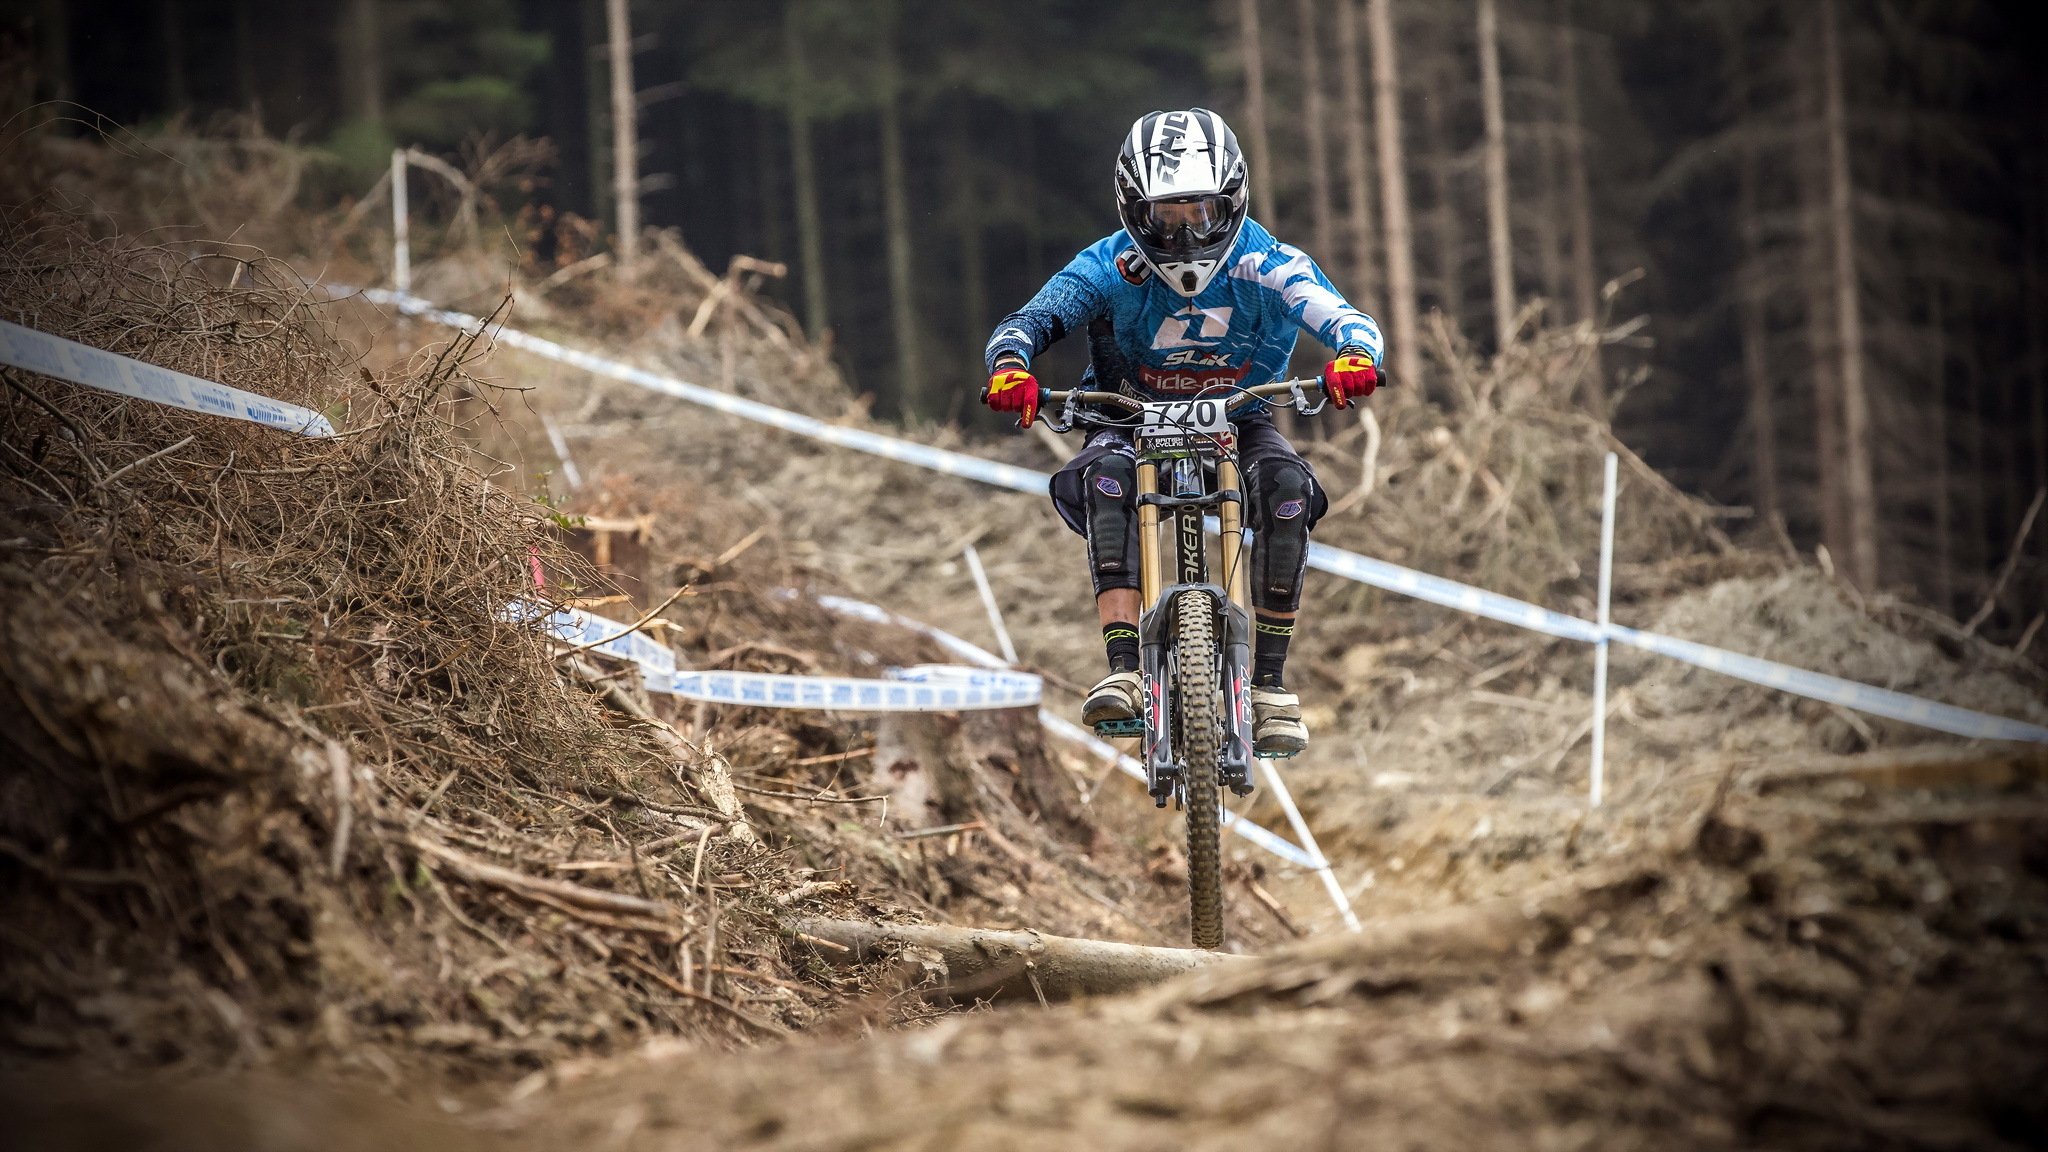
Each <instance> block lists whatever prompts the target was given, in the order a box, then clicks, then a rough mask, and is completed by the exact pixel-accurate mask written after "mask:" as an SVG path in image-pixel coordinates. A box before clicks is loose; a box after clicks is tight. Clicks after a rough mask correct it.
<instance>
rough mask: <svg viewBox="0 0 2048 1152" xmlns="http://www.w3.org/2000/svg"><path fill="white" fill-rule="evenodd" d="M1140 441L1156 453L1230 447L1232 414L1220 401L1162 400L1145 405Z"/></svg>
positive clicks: (1139, 427)
mask: <svg viewBox="0 0 2048 1152" xmlns="http://www.w3.org/2000/svg"><path fill="white" fill-rule="evenodd" d="M1138 440H1139V442H1140V443H1141V444H1143V445H1144V446H1145V447H1147V448H1150V449H1152V450H1154V451H1171V450H1179V451H1186V450H1188V449H1189V448H1192V447H1212V448H1213V447H1228V446H1229V445H1230V444H1231V443H1232V441H1233V440H1234V435H1233V433H1232V430H1231V427H1230V410H1229V408H1228V407H1226V406H1225V404H1224V402H1223V401H1221V400H1162V401H1157V402H1154V403H1151V404H1147V405H1145V413H1144V422H1143V423H1142V424H1140V425H1139V426H1138Z"/></svg>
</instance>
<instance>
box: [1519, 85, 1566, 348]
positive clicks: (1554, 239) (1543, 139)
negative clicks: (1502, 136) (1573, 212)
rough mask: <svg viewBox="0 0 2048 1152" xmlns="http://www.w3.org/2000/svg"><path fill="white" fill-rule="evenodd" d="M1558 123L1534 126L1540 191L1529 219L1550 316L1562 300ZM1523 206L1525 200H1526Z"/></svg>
mask: <svg viewBox="0 0 2048 1152" xmlns="http://www.w3.org/2000/svg"><path fill="white" fill-rule="evenodd" d="M1563 119H1564V118H1563V116H1562V115H1560V116H1559V117H1558V119H1557V121H1555V122H1552V123H1549V124H1542V125H1538V126H1537V132H1536V170H1537V175H1538V176H1539V177H1540V179H1541V181H1542V189H1541V192H1540V194H1539V195H1538V196H1537V198H1536V203H1537V210H1536V212H1535V213H1534V214H1533V215H1532V216H1531V217H1530V219H1531V221H1532V225H1531V227H1532V230H1533V231H1534V232H1535V233H1536V275H1537V277H1538V279H1539V280H1540V281H1541V282H1542V285H1543V298H1544V300H1545V302H1546V304H1548V305H1549V306H1550V307H1548V308H1546V311H1548V312H1550V313H1551V314H1552V315H1557V314H1559V312H1561V309H1558V308H1557V307H1556V306H1557V305H1558V304H1559V303H1560V302H1561V301H1562V300H1563V298H1564V290H1565V286H1564V229H1563V227H1561V226H1560V223H1559V222H1560V221H1562V220H1564V218H1565V211H1564V195H1563V189H1562V185H1563V184H1564V177H1563V176H1562V175H1561V174H1560V173H1559V172H1558V168H1559V167H1560V162H1559V159H1558V155H1557V153H1558V147H1557V137H1558V123H1560V122H1562V120H1563ZM1525 203H1526V201H1525Z"/></svg>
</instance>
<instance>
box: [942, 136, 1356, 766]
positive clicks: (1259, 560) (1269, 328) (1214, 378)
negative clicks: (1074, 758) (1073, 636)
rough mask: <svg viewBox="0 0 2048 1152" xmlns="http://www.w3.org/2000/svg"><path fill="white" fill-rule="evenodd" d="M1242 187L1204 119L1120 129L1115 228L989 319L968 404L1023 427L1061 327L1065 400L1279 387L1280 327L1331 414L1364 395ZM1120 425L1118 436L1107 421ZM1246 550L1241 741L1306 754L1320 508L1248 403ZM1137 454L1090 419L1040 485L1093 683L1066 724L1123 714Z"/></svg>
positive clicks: (1340, 304)
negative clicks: (1308, 619) (1011, 308)
mask: <svg viewBox="0 0 2048 1152" xmlns="http://www.w3.org/2000/svg"><path fill="white" fill-rule="evenodd" d="M1249 195H1250V189H1249V188H1248V187H1247V182H1246V179H1245V161H1244V155H1243V153H1242V151H1241V150H1240V149H1239V148H1238V144H1237V136H1236V134H1235V133H1233V132H1232V131H1231V130H1230V127H1229V125H1227V124H1225V123H1224V122H1223V118H1222V117H1221V116H1218V115H1217V114H1216V113H1214V112H1211V111H1209V110H1208V109H1206V108H1190V109H1186V110H1184V111H1176V112H1152V113H1149V114H1147V115H1145V116H1141V117H1139V118H1138V121H1137V122H1136V123H1135V124H1133V125H1132V126H1131V131H1130V134H1129V135H1128V136H1126V137H1125V139H1124V143H1123V148H1122V151H1121V152H1120V153H1119V154H1118V156H1117V161H1116V196H1117V212H1118V214H1119V215H1120V216H1121V217H1122V220H1123V230H1122V231H1120V232H1117V233H1114V234H1112V235H1110V236H1108V237H1106V238H1104V239H1102V240H1098V241H1096V242H1095V243H1094V244H1092V245H1090V246H1089V247H1088V248H1087V249H1086V250H1084V251H1083V252H1082V253H1081V254H1080V255H1078V256H1076V257H1075V258H1074V260H1073V262H1072V263H1070V264H1068V265H1067V266H1066V268H1064V269H1062V270H1061V271H1060V272H1059V274H1058V275H1056V276H1054V277H1053V278H1052V279H1051V280H1050V281H1048V282H1047V283H1046V285H1045V287H1043V288H1041V289H1039V290H1038V294H1037V295H1036V296H1033V297H1032V298H1031V301H1030V302H1029V303H1027V304H1025V305H1024V307H1022V308H1020V309H1018V310H1017V311H1016V312H1013V313H1011V314H1010V315H1009V316H1007V317H1005V318H1004V319H1003V321H1002V322H1001V323H1000V324H998V325H997V326H996V331H995V335H994V336H993V337H991V338H990V339H989V342H988V348H987V368H988V372H989V381H988V386H987V388H986V389H985V390H984V391H983V393H982V399H983V401H984V402H985V403H986V404H987V405H988V406H989V407H990V408H993V409H995V410H997V411H999V412H1014V413H1017V414H1018V416H1019V417H1020V426H1021V427H1029V426H1030V425H1031V422H1032V420H1033V419H1034V418H1036V416H1037V414H1038V403H1039V385H1038V381H1037V379H1036V378H1034V377H1033V376H1032V374H1031V358H1032V357H1033V356H1036V355H1038V354H1039V353H1040V352H1043V351H1045V349H1046V348H1047V347H1048V346H1050V345H1051V344H1052V343H1053V342H1054V341H1056V340H1059V339H1060V338H1061V337H1063V336H1065V335H1067V334H1068V333H1070V332H1075V331H1083V330H1085V331H1086V332H1087V333H1088V338H1089V349H1090V354H1091V355H1090V360H1091V363H1090V365H1089V367H1088V369H1087V371H1086V372H1084V373H1083V374H1082V378H1081V381H1082V382H1081V387H1082V388H1083V389H1089V390H1096V389H1100V390H1109V391H1122V392H1123V393H1125V394H1127V395H1130V396H1133V397H1135V398H1137V399H1141V400H1163V399H1172V398H1176V397H1189V396H1193V395H1196V394H1198V393H1207V394H1209V395H1212V396H1220V397H1227V396H1228V394H1229V392H1230V391H1231V390H1232V389H1234V388H1236V387H1249V386H1253V385H1257V384H1264V383H1268V382H1270V381H1273V380H1276V379H1279V378H1280V377H1281V376H1282V374H1283V373H1284V372H1285V371H1286V368H1287V362H1288V359H1289V357H1290V356H1292V354H1293V352H1294V341H1295V336H1296V333H1297V330H1299V331H1303V332H1307V333H1308V334H1309V335H1310V336H1313V337H1315V338H1316V339H1317V340H1319V341H1321V342H1322V344H1323V345H1324V346H1325V347H1329V348H1334V349H1336V350H1337V355H1336V357H1335V358H1334V359H1332V360H1331V361H1330V362H1329V363H1328V365H1327V366H1326V367H1325V368H1324V369H1323V373H1322V382H1323V386H1324V389H1325V390H1326V391H1327V392H1328V394H1329V397H1330V400H1331V402H1332V403H1334V404H1336V405H1337V407H1339V408H1344V407H1348V406H1349V405H1350V404H1351V402H1352V401H1353V400H1357V399H1362V398H1364V397H1366V396H1370V395H1372V392H1373V390H1374V389H1375V388H1377V387H1378V386H1379V383H1380V374H1379V371H1378V369H1377V367H1376V366H1377V364H1378V363H1379V359H1380V352H1381V341H1380V330H1379V326H1378V325H1377V324H1375V323H1374V322H1373V320H1372V318H1371V317H1369V316H1367V315H1366V314H1365V313H1363V312H1360V311H1359V310H1358V309H1356V308H1353V307H1352V306H1351V305H1350V304H1348V303H1346V302H1345V300H1344V298H1343V296H1342V295H1340V294H1339V293H1338V292H1337V290H1336V288H1335V287H1333V286H1332V285H1331V283H1330V281H1329V279H1328V278H1327V277H1325V276H1324V275H1323V273H1322V271H1321V270H1320V269H1318V268H1317V267H1316V265H1315V262H1314V261H1313V260H1311V259H1309V257H1308V256H1307V255H1306V254H1304V253H1303V252H1302V251H1301V250H1300V249H1298V248H1293V247H1291V246H1289V245H1286V244H1282V243H1281V242H1280V241H1278V240H1275V239H1274V238H1273V236H1272V235H1271V234H1270V233H1268V232H1267V231H1266V230H1265V229H1264V228H1262V227H1260V226H1259V224H1258V222H1257V221H1254V220H1250V219H1248V218H1247V217H1246V212H1245V209H1246V205H1247V202H1248V200H1249ZM1124 423H1126V424H1127V423H1128V421H1125V422H1124ZM1233 423H1234V425H1235V427H1236V431H1237V442H1238V448H1239V457H1240V460H1241V462H1242V467H1243V474H1244V481H1243V483H1244V489H1245V503H1246V505H1247V510H1248V516H1247V521H1248V524H1249V526H1250V527H1251V529H1252V531H1253V533H1254V537H1253V542H1252V550H1251V551H1252V567H1251V595H1252V602H1253V607H1254V609H1255V611H1254V632H1255V636H1256V639H1255V642H1254V649H1253V661H1252V679H1253V684H1252V690H1251V698H1252V713H1253V736H1254V740H1255V741H1256V743H1257V746H1258V750H1259V751H1261V752H1266V753H1269V754H1270V753H1277V754H1283V755H1284V754H1288V753H1293V752H1299V751H1300V750H1301V749H1303V748H1305V747H1307V745H1308V729H1307V727H1306V726H1305V725H1304V724H1303V723H1302V719H1301V702H1300V700H1299V699H1298V698H1297V697H1296V696H1295V695H1294V694H1293V693H1291V692H1289V691H1287V689H1286V687H1285V685H1284V683H1283V679H1282V672H1283V669H1284V666H1285V664H1286V660H1287V645H1288V641H1289V639H1290V638H1291V637H1292V636H1293V634H1294V623H1295V614H1296V612H1297V610H1298V609H1299V607H1300V604H1301V581H1302V575H1303V573H1304V571H1305V569H1306V566H1307V559H1308V534H1309V531H1310V529H1312V528H1314V527H1315V524H1316V521H1317V520H1319V519H1321V517H1322V515H1323V513H1324V512H1325V511H1326V510H1328V507H1329V502H1328V500H1326V499H1325V498H1324V495H1323V492H1322V489H1321V487H1320V486H1319V485H1318V484H1317V483H1316V479H1315V473H1314V471H1313V470H1312V469H1310V467H1309V466H1308V462H1307V461H1305V460H1303V459H1302V458H1301V456H1300V454H1298V453H1297V452H1295V451H1294V448H1293V446H1292V445H1290V444H1289V443H1288V442H1287V440H1286V438H1285V437H1283V436H1282V435H1281V434H1280V432H1279V430H1278V429H1277V428H1275V427H1274V426H1273V419H1272V416H1271V415H1270V414H1269V413H1268V412H1267V411H1266V406H1265V405H1264V404H1263V403H1254V404H1252V405H1250V406H1248V407H1246V408H1244V409H1243V410H1241V411H1240V412H1239V413H1238V414H1237V415H1236V416H1235V417H1234V419H1233ZM1136 489H1137V454H1136V450H1135V448H1134V447H1133V445H1132V442H1131V436H1130V433H1129V431H1128V430H1127V429H1126V428H1124V427H1113V426H1110V424H1109V423H1108V422H1107V421H1090V428H1089V431H1088V435H1087V442H1086V446H1085V447H1084V448H1083V449H1082V451H1081V452H1080V453H1079V454H1078V455H1076V456H1075V457H1074V458H1073V459H1072V460H1071V461H1069V462H1068V463H1067V465H1066V466H1065V467H1063V468H1061V469H1060V471H1059V473H1058V474H1057V475H1055V476H1054V477H1053V480H1052V485H1051V494H1052V498H1053V503H1054V505H1055V507H1056V508H1057V509H1058V510H1059V513H1060V517H1061V519H1063V520H1065V521H1066V523H1067V526H1068V527H1070V528H1072V529H1073V530H1074V531H1076V532H1078V533H1080V534H1081V535H1083V536H1084V537H1086V538H1087V540H1088V560H1089V567H1090V570H1091V574H1092V576H1093V578H1094V585H1095V603H1096V608H1097V610H1098V613H1099V615H1100V617H1101V620H1102V637H1103V644H1104V647H1105V648H1106V649H1107V650H1108V655H1109V675H1108V676H1106V677H1104V678H1103V679H1102V681H1101V682H1100V683H1098V684H1096V686H1095V687H1094V689H1093V690H1091V691H1090V692H1089V694H1088V699H1087V701H1086V702H1085V703H1084V704H1083V705H1082V707H1081V713H1082V716H1081V718H1082V720H1083V722H1085V723H1089V724H1098V723H1102V722H1105V721H1111V720H1129V719H1133V718H1135V717H1136V716H1137V715H1138V712H1139V707H1140V702H1141V692H1142V684H1141V680H1140V676H1139V673H1138V668H1139V663H1140V661H1139V644H1138V631H1137V622H1138V613H1139V592H1138V588H1139V572H1138V516H1137V493H1136Z"/></svg>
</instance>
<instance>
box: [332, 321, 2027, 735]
mask: <svg viewBox="0 0 2048 1152" xmlns="http://www.w3.org/2000/svg"><path fill="white" fill-rule="evenodd" d="M362 295H363V296H364V297H365V298H367V299H369V300H371V301H374V302H376V303H379V304H388V305H390V306H392V307H394V308H396V309H398V310H399V311H400V312H402V313H404V314H406V315H408V316H418V317H422V318H424V319H428V320H431V321H433V322H434V323H437V324H442V325H445V326H447V327H451V328H457V329H463V330H474V329H478V328H480V327H481V326H482V324H483V321H482V320H480V319H478V318H477V317H475V316H470V315H467V314H465V313H461V312H451V311H447V310H445V309H441V308H436V307H435V306H434V305H433V304H432V303H430V302H428V301H426V300H422V299H420V298H419V297H417V296H412V295H408V294H404V293H398V292H391V291H387V290H384V289H368V290H365V291H364V292H363V293H362ZM497 339H498V340H499V341H500V342H502V343H504V344H505V345H507V346H508V347H513V348H518V349H520V350H522V351H525V352H531V353H533V354H535V355H537V356H543V357H546V358H548V359H551V360H556V361H559V362H561V363H564V364H570V365H573V366H575V367H578V368H582V369H584V370H585V371H588V372H591V373H594V374H596V375H599V376H605V377H609V378H611V379H614V380H619V381H623V382H625V383H628V384H633V385H636V386H638V387H642V388H647V389H650V390H652V391H655V392H661V393H664V394H666V395H670V396H675V397H677V398H679V399H683V400H688V401H690V402H692V403H696V404H701V405H703V406H704V407H707V408H711V409H714V410H716V411H720V412H725V413H728V414H730V415H734V416H739V417H741V418H743V419H747V420H753V421H757V422H759V423H762V424H767V425H769V426H771V427H775V428H780V429H782V430H784V431H786V432H792V433H795V434H796V435H799V436H806V437H810V438H812V439H815V440H820V441H823V442H825V443H828V444H837V445H839V446H841V447H846V448H852V449H855V450H857V451H861V452H868V453H872V454H873V455H876V456H882V457H885V458H887V459H890V460H897V461H901V462H903V463H905V464H911V465H915V466H917V467H920V468H926V469H930V470H932V471H935V472H940V473H944V474H946V475H949V476H959V477H962V478H964V479H968V480H978V481H981V482H982V483H985V484H992V485H995V486H996V487H999V488H1008V489H1010V490H1011V491H1015V492H1025V493H1029V494H1032V495H1044V494H1045V493H1046V491H1047V487H1048V485H1049V483H1050V481H1051V479H1052V478H1051V476H1050V475H1049V474H1047V473H1044V472H1038V471H1034V470H1032V469H1029V468H1020V467H1018V466H1016V465H1014V464H1003V463H1000V462H997V461H993V460H983V459H981V458H980V457H977V456H969V455H967V454H966V453H964V452H954V451H950V450H948V449H944V448H934V447H931V446H930V445H926V444H916V443H912V442H910V441H906V440H900V439H897V438H895V437H891V436H884V435H882V434H880V433H877V432H869V431H866V430H864V429H858V428H847V427H843V426H841V425H837V424H830V423H827V422H825V421H823V420H819V419H817V418H816V417H812V416H805V415H802V414H801V413H796V412H790V411H788V410H786V409H782V408H777V407H774V406H773V405H769V404H763V403H760V402H759V401H755V400H747V399H744V398H742V397H738V396H734V395H732V394H730V393H726V392H719V391H716V390H714V389H710V388H706V387H703V386H702V385H697V384H690V383H686V382H684V381H681V380H676V379H673V378H671V377H667V376H661V375H658V374H656V373H653V372H649V371H646V370H645V369H640V368H634V367H632V366H631V365H627V364H621V363H619V362H618V361H616V360H608V359H605V358H604V357H601V356H595V355H592V354H591V353H588V352H583V351H579V350H577V349H574V348H568V347H565V346H563V345H561V344H557V343H555V342H554V341H552V340H544V339H541V338H540V337H537V336H532V335H528V334H527V333H524V332H520V331H518V330H516V329H512V328H503V327H501V328H499V329H498V334H497ZM1308 564H1309V567H1311V568H1314V569H1316V570H1318V571H1321V572H1327V573H1329V574H1331V575H1333V576H1340V577H1343V578H1345V579H1347V580H1353V581H1356V582H1357V583H1360V584H1365V585H1369V586H1371V587H1374V588H1380V589H1384V590H1386V591H1389V592H1396V593H1400V594H1401V595H1404V596H1412V597H1414V598H1416V599H1419V600H1424V601H1427V602H1428V603H1431V604H1436V605H1439V606H1441V607H1445V608H1451V609H1454V610H1456V611H1460V612H1466V613H1470V614H1472V615H1475V616H1482V617H1485V618H1487V619H1489V620H1495V621H1499V622H1500V623H1503V624H1512V625H1514V626H1516V627H1518V628H1526V629H1529V630H1530V631H1534V632H1540V633H1543V634H1545V635H1549V636H1555V637H1558V638H1560V639H1564V640H1574V641H1578V642H1580V643H1584V644H1599V643H1602V642H1603V641H1613V642H1616V643H1621V644H1627V645H1629V646H1631V647H1634V648H1640V649H1642V650H1644V651H1647V652H1654V653H1657V654H1659V655H1662V656H1666V657H1669V658H1671V659H1674V660H1679V661H1682V662H1684V663H1687V664H1691V665H1694V666H1696V667H1700V668H1705V669H1707V670H1709V671H1713V672H1718V673H1720V674H1721V675H1724V676H1731V677H1734V678H1735V679H1738V680H1746V681H1748V682H1750V683H1752V684H1758V685H1761V686H1763V687H1766V688H1775V689H1778V690H1780V691H1784V692H1790V693H1793V694H1794V695H1799V696H1804V697H1807V698H1808V699H1812V700H1819V701H1822V702H1825V703H1829V704H1839V705H1841V706H1842V707H1845V708H1853V709H1855V710H1857V711H1859V712H1866V713H1869V714H1870V715H1873V716H1882V717H1884V718H1886V719H1890V720H1898V721H1902V722H1904V723H1907V724H1915V725H1919V726H1921V727H1924V728H1931V729H1933V730H1935V731H1939V732H1947V733H1949V734H1951V735H1956V736H1965V737H1970V738H1973V739H1995V740H2024V741H2032V742H2035V743H2042V744H2048V727H2043V726H2041V725H2038V724H2030V723H2026V722H2024V721H2020V720H2011V719H2007V718H2005V717H2002V716H1992V715H1989V714H1986V713H1983V712H1975V711H1971V710H1969V709H1967V708H1958V707H1956V706H1954V705H1950V704H1941V703H1937V702H1935V701H1932V700H1926V699H1922V698H1920V697H1916V696H1908V695H1906V694H1905V693H1902V692H1893V691H1891V690H1889V689H1884V688H1876V687H1873V686H1871V685H1868V684H1859V683H1856V682H1855V681H1852V680H1844V679H1842V678H1840V677H1836V676H1828V675H1825V674H1822V673H1818V672H1809V671H1806V670H1804V669H1801V668H1794V667H1792V666H1790V665H1786V664H1779V663H1776V662H1775V661H1770V660H1762V659H1759V658H1757V657H1754V656H1744V655H1742V654H1741V653H1738V652H1730V651H1727V650H1726V649H1721V648H1713V647H1710V646H1708V645H1705V644H1698V643H1695V642H1693V641H1690V640H1680V639H1677V638H1675V637H1670V636H1662V635H1659V634H1657V633H1653V632H1639V631H1637V630H1635V629H1632V628H1624V627H1622V626H1620V625H1609V626H1608V627H1607V628H1606V629H1605V630H1604V631H1603V630H1602V628H1601V626H1600V625H1598V624H1596V623H1594V622H1593V621H1590V620H1585V619H1582V618H1580V617H1577V616H1571V615H1567V614H1565V613H1562V612H1553V611H1551V610H1550V609H1548V608H1543V607H1541V606H1539V605H1536V604H1531V603H1529V602H1528V601H1525V600H1517V599H1515V598H1514V597H1512V596H1503V595H1501V594H1499V593H1497V592H1488V591H1486V590H1485V589H1483V588H1474V587H1472V586H1471V585H1469V584H1461V583H1458V582H1457V581H1455V580H1447V579H1445V578H1443V577H1441V576H1432V575H1430V574H1429V573H1427V572H1418V571H1416V570H1415V569H1413V568H1404V567H1402V566H1400V565H1398V564H1390V563H1388V562H1387V561H1384V560H1375V559H1373V558H1372V557H1369V556H1361V555H1359V554H1358V553H1356V552H1348V551H1346V550H1344V549H1342V548H1333V547H1330V546H1329V545H1326V544H1316V543H1313V542H1312V543H1310V545H1309V557H1308Z"/></svg>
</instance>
